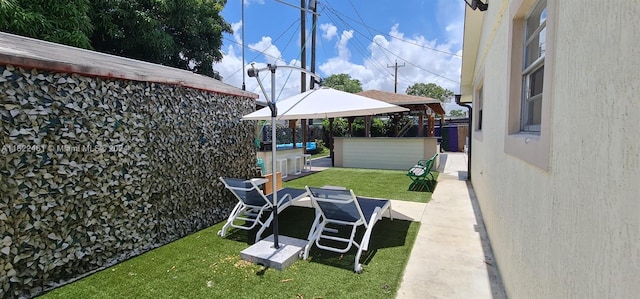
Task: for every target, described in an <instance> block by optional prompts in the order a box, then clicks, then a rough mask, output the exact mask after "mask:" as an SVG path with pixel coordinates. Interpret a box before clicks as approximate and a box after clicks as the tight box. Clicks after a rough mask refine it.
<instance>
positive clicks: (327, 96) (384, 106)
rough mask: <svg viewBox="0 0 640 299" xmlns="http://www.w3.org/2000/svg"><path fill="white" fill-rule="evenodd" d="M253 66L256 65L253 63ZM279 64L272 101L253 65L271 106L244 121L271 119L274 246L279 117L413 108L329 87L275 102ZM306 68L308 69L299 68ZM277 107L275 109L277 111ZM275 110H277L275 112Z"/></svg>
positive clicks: (275, 241) (275, 236) (252, 72)
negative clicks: (277, 125) (277, 128)
mask: <svg viewBox="0 0 640 299" xmlns="http://www.w3.org/2000/svg"><path fill="white" fill-rule="evenodd" d="M252 66H253V65H252ZM276 68H277V67H276V66H273V65H268V68H267V69H269V70H270V71H271V100H269V98H268V96H267V95H266V92H265V90H264V87H263V86H262V82H261V81H260V79H259V77H258V76H257V74H258V72H259V70H256V69H255V68H253V67H252V69H250V70H249V76H250V77H256V78H257V79H258V84H259V85H260V87H261V88H262V91H263V93H264V94H265V97H267V103H268V104H269V107H265V108H262V109H260V110H258V111H255V112H252V113H249V114H247V115H245V116H243V117H242V119H243V120H268V119H270V120H271V162H272V163H271V178H272V182H271V183H272V186H273V188H272V190H273V245H274V247H275V248H279V246H280V245H279V244H278V196H277V195H278V193H277V192H276V179H275V178H276V120H293V119H309V118H311V119H313V118H332V117H348V116H365V115H375V114H382V113H392V112H402V111H408V110H409V109H407V108H403V107H400V106H397V105H393V104H389V103H387V102H383V101H378V100H375V99H371V98H367V97H363V96H360V95H357V94H353V93H348V92H344V91H340V90H336V89H333V88H328V87H321V88H319V89H313V90H309V91H306V92H303V93H300V94H298V95H295V96H292V97H290V98H287V99H284V100H281V101H278V102H275V70H276ZM299 70H301V71H305V72H306V70H304V69H299ZM313 75H315V74H313ZM274 110H275V111H274ZM274 112H275V113H274Z"/></svg>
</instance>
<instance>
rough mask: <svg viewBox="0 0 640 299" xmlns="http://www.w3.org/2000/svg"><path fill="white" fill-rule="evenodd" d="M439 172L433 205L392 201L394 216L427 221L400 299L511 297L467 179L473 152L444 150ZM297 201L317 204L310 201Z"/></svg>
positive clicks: (318, 166) (323, 161)
mask: <svg viewBox="0 0 640 299" xmlns="http://www.w3.org/2000/svg"><path fill="white" fill-rule="evenodd" d="M311 165H312V167H311V172H310V173H303V174H301V175H300V176H303V175H307V174H311V173H314V172H317V171H322V170H325V169H327V168H330V167H331V160H330V159H328V158H320V159H315V160H313V161H312V163H311ZM438 171H439V172H440V175H439V176H438V184H437V187H436V189H435V192H434V193H433V196H432V198H431V201H430V202H429V203H428V204H425V203H417V202H406V201H398V200H392V202H391V207H392V209H393V213H394V214H393V217H394V219H403V220H411V221H419V222H420V223H421V224H420V230H419V231H418V235H417V237H416V242H415V244H414V245H413V249H412V251H411V255H410V257H409V261H408V262H407V267H406V268H405V271H404V275H403V278H402V282H401V284H400V288H399V290H398V294H397V298H402V299H414V298H415V299H428V298H447V299H449V298H464V299H468V298H474V299H484V298H499V299H502V298H506V295H505V292H504V289H503V286H502V281H501V279H500V274H499V272H498V269H497V268H496V267H495V266H494V261H493V260H494V259H493V253H492V251H491V245H490V244H489V239H488V237H487V234H486V231H485V227H484V222H483V220H482V215H481V213H480V209H479V207H478V203H477V200H476V197H475V194H474V192H473V188H472V187H471V184H470V183H468V181H467V180H466V179H467V155H466V154H464V153H443V154H440V168H439V169H438ZM290 177H291V178H289V177H288V178H287V179H293V178H295V177H297V176H290ZM297 204H298V205H301V206H309V207H310V206H311V203H310V202H309V201H308V200H301V201H300V202H299V203H297Z"/></svg>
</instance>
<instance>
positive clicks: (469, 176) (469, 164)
mask: <svg viewBox="0 0 640 299" xmlns="http://www.w3.org/2000/svg"><path fill="white" fill-rule="evenodd" d="M455 97H456V104H458V105H459V106H462V107H465V108H467V109H468V110H469V130H468V131H469V132H468V138H469V149H468V153H467V155H469V158H468V159H467V180H469V181H471V152H472V151H471V143H472V141H471V140H472V139H473V138H471V133H472V132H473V108H472V107H471V105H469V104H463V103H460V98H461V95H459V94H457V95H455Z"/></svg>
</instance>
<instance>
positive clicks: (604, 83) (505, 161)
mask: <svg viewBox="0 0 640 299" xmlns="http://www.w3.org/2000/svg"><path fill="white" fill-rule="evenodd" d="M532 3H535V1H527V0H525V1H522V0H514V1H491V2H490V5H489V10H488V11H486V12H484V14H485V15H484V20H483V21H482V24H476V25H478V26H482V33H481V39H480V42H479V48H478V50H477V56H476V57H470V58H469V57H464V58H463V61H464V60H465V59H467V62H468V61H475V66H474V68H473V70H474V71H473V73H472V74H467V76H469V75H471V76H472V79H473V80H471V82H473V84H474V86H477V85H478V84H480V83H482V84H483V90H484V96H483V99H484V105H483V126H482V130H481V131H476V129H475V128H474V129H473V130H472V132H473V134H474V138H473V146H472V151H473V152H472V184H473V187H474V191H475V193H476V195H477V198H478V200H479V204H480V207H481V210H482V213H483V217H484V221H485V224H486V227H487V230H488V232H489V237H490V239H491V245H492V247H493V250H494V253H495V256H496V260H497V263H498V267H499V269H500V271H501V276H502V279H503V281H504V285H505V289H506V291H507V294H508V296H509V297H510V298H637V297H638V296H639V294H640V280H639V278H638V276H639V275H640V133H638V132H639V131H640V99H639V98H638V97H639V96H640V72H639V71H640V19H639V18H638V16H640V3H637V2H635V1H616V2H615V4H613V3H611V2H607V1H588V2H585V1H582V0H555V1H554V0H549V1H548V9H549V19H548V20H547V22H548V23H547V26H548V29H549V30H553V32H549V33H548V34H549V35H548V39H549V38H553V40H547V47H548V48H547V51H548V52H547V53H548V54H547V55H549V53H550V54H551V57H550V56H547V59H549V61H548V64H545V67H546V68H549V70H546V71H547V72H545V77H546V76H547V74H550V76H549V77H550V78H552V82H551V84H547V82H546V81H545V90H544V93H545V98H544V100H545V101H547V104H548V105H549V106H548V109H549V111H548V115H547V116H546V117H548V118H547V123H546V124H545V123H544V122H543V125H542V126H543V129H542V132H541V136H540V139H544V138H547V140H548V143H547V144H546V145H544V144H543V145H542V146H540V144H537V145H536V144H534V143H535V140H534V141H533V142H531V143H527V142H524V140H525V139H526V137H522V136H519V135H518V134H510V133H509V129H508V127H509V117H508V115H509V109H510V106H509V102H510V100H511V99H512V97H513V93H510V88H512V87H513V86H511V85H512V84H514V83H513V82H514V81H517V80H521V79H519V74H514V72H513V71H511V69H512V65H511V62H512V60H511V57H512V55H513V53H512V51H511V45H512V43H513V42H514V41H513V38H512V36H513V34H514V30H517V29H514V28H513V23H514V22H513V18H514V17H516V16H515V15H516V13H517V11H518V9H519V8H521V7H522V6H526V5H530V4H532ZM469 13H476V14H477V13H480V12H478V11H473V12H471V11H469V10H467V14H469ZM468 20H469V18H468V17H467V21H468ZM467 25H468V24H467ZM465 40H466V37H465ZM474 58H475V59H474ZM464 76H465V75H464V74H463V77H464ZM514 76H516V78H515V79H514ZM472 90H475V88H472ZM467 95H469V94H467ZM472 96H473V97H474V98H475V95H473V94H472ZM511 109H513V107H512V106H511ZM478 137H481V138H478ZM514 138H522V140H521V141H522V142H521V143H520V144H518V145H517V146H515V148H516V149H518V150H514V148H513V147H512V148H511V149H509V147H510V146H513V144H511V143H510V142H512V141H510V139H514ZM536 147H537V148H536ZM519 148H522V149H521V150H520V149H519ZM510 151H513V152H510ZM526 151H533V152H534V154H539V155H542V157H543V158H545V159H546V161H547V166H546V167H541V166H540V165H539V163H537V162H536V161H530V160H527V159H524V158H522V157H521V155H524V153H525V152H526Z"/></svg>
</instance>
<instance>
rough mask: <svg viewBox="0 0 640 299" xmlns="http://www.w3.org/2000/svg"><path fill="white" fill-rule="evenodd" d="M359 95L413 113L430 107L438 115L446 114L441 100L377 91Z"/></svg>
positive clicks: (372, 90)
mask: <svg viewBox="0 0 640 299" xmlns="http://www.w3.org/2000/svg"><path fill="white" fill-rule="evenodd" d="M358 95H361V96H365V97H369V98H372V99H376V100H379V101H385V102H387V103H389V104H394V105H398V106H402V107H405V108H409V109H410V110H411V111H424V110H427V108H426V107H429V108H431V110H433V112H435V113H436V114H440V115H445V114H446V113H445V111H444V108H443V107H442V103H441V102H440V101H439V100H436V99H432V98H427V97H421V96H413V95H407V94H399V93H393V92H387V91H381V90H375V89H371V90H365V91H361V92H359V93H358Z"/></svg>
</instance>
